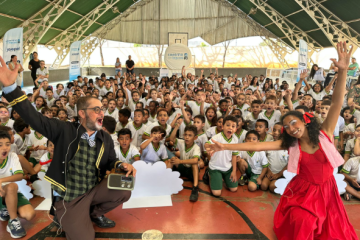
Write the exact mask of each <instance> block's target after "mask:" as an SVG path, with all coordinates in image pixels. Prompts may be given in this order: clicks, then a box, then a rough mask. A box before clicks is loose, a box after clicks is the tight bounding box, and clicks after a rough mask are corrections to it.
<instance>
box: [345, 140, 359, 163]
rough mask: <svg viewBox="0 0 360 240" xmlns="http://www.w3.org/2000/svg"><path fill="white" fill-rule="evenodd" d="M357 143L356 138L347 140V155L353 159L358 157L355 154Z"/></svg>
mask: <svg viewBox="0 0 360 240" xmlns="http://www.w3.org/2000/svg"><path fill="white" fill-rule="evenodd" d="M355 143H356V138H352V139H350V140H347V142H346V145H345V153H348V154H350V157H351V158H352V157H356V156H355V154H354V147H355Z"/></svg>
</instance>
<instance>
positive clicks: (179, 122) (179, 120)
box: [176, 118, 184, 127]
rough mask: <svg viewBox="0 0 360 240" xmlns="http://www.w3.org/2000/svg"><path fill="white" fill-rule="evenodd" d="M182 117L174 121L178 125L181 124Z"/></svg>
mask: <svg viewBox="0 0 360 240" xmlns="http://www.w3.org/2000/svg"><path fill="white" fill-rule="evenodd" d="M183 121H184V119H182V118H179V119H178V120H176V123H177V124H178V126H179V127H180V126H181V124H182V123H183Z"/></svg>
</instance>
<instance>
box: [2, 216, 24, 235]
mask: <svg viewBox="0 0 360 240" xmlns="http://www.w3.org/2000/svg"><path fill="white" fill-rule="evenodd" d="M6 230H7V231H8V232H9V233H10V235H11V237H12V238H22V237H25V236H26V231H25V229H24V228H23V227H22V226H21V223H20V220H19V219H18V218H15V219H13V220H10V221H9V223H8V225H7V227H6Z"/></svg>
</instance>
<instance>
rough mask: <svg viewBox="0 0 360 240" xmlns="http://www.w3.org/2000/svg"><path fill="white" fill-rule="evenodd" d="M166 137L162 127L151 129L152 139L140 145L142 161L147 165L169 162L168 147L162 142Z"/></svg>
mask: <svg viewBox="0 0 360 240" xmlns="http://www.w3.org/2000/svg"><path fill="white" fill-rule="evenodd" d="M165 135H166V132H165V130H164V128H162V127H161V126H155V127H153V128H152V129H151V134H150V138H148V139H146V140H145V141H143V142H142V143H141V145H140V153H141V160H143V161H145V162H146V163H155V162H157V161H166V160H168V154H167V151H166V147H165V145H164V144H163V143H162V142H161V141H162V140H163V138H164V137H165Z"/></svg>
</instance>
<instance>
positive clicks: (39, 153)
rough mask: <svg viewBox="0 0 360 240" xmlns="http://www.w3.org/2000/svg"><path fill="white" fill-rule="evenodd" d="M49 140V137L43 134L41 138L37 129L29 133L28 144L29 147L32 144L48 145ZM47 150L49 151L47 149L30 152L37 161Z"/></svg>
mask: <svg viewBox="0 0 360 240" xmlns="http://www.w3.org/2000/svg"><path fill="white" fill-rule="evenodd" d="M47 140H48V139H47V138H46V137H44V135H42V136H41V137H40V138H39V137H38V136H37V135H35V131H34V132H31V133H30V134H29V137H28V139H27V143H26V145H27V147H28V148H30V147H32V146H34V147H36V146H45V147H46V143H47ZM45 152H47V151H46V150H37V151H32V152H31V154H30V157H32V158H35V159H36V160H37V161H39V160H40V158H41V157H42V155H44V154H45Z"/></svg>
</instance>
